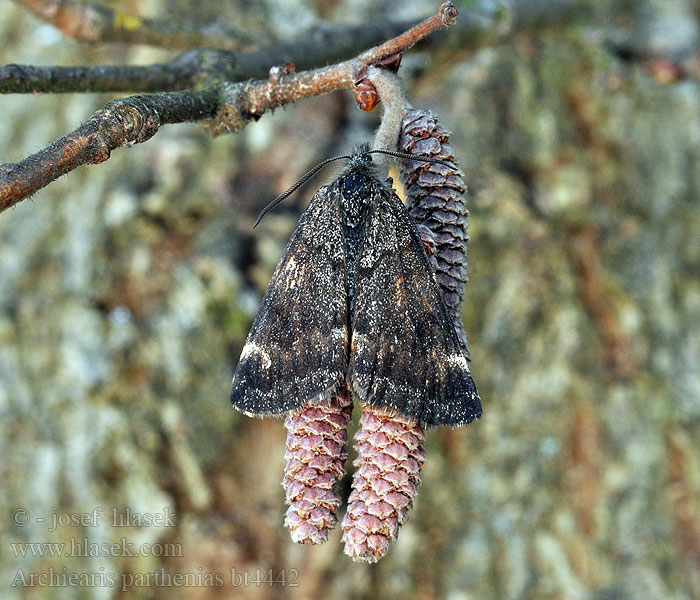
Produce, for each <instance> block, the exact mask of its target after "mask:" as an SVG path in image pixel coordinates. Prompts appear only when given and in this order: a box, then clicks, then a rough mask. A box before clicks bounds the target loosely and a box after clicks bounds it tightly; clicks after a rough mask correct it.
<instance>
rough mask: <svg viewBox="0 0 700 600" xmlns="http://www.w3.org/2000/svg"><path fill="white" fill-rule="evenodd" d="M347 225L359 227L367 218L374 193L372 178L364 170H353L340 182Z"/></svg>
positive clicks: (339, 187) (339, 186)
mask: <svg viewBox="0 0 700 600" xmlns="http://www.w3.org/2000/svg"><path fill="white" fill-rule="evenodd" d="M338 184H339V185H338V189H339V190H340V199H341V200H340V206H341V209H342V211H343V221H344V224H345V225H348V226H350V227H357V226H358V225H360V224H361V223H362V222H363V221H364V218H365V214H366V211H367V207H368V205H369V201H370V198H371V195H372V183H371V179H370V178H369V177H368V175H367V174H366V173H364V172H363V171H362V170H359V169H358V170H352V171H350V172H348V173H347V174H346V175H344V176H343V177H342V178H341V179H340V181H339V182H338Z"/></svg>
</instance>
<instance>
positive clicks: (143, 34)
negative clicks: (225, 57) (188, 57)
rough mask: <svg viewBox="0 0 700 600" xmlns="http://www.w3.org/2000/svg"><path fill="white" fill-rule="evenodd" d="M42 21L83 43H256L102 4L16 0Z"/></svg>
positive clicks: (230, 32) (180, 46)
mask: <svg viewBox="0 0 700 600" xmlns="http://www.w3.org/2000/svg"><path fill="white" fill-rule="evenodd" d="M15 2H16V3H17V4H20V5H22V6H24V7H25V8H27V9H28V10H29V11H31V12H32V13H33V14H34V15H36V16H37V17H38V18H40V19H41V20H42V21H46V22H47V23H50V24H51V25H53V26H54V27H56V29H58V30H59V31H61V32H62V33H63V34H65V35H66V36H68V37H70V38H73V39H74V40H78V41H80V42H93V43H94V42H105V43H106V42H122V43H126V44H149V45H151V46H160V47H162V48H173V49H175V50H190V49H192V48H202V47H204V46H206V47H210V48H222V49H226V50H241V49H244V48H251V47H253V46H255V45H256V44H255V43H254V42H253V40H252V39H251V38H250V36H248V35H246V34H245V33H243V32H241V31H238V30H236V29H233V28H232V27H228V26H222V25H218V24H217V25H216V27H205V28H204V29H202V28H201V27H197V28H195V27H188V26H187V25H186V24H181V23H174V22H170V21H165V20H162V19H144V18H141V17H138V16H136V15H134V14H127V13H124V12H121V11H114V10H112V9H111V8H109V7H107V6H103V5H101V4H94V3H87V2H76V1H75V0H15Z"/></svg>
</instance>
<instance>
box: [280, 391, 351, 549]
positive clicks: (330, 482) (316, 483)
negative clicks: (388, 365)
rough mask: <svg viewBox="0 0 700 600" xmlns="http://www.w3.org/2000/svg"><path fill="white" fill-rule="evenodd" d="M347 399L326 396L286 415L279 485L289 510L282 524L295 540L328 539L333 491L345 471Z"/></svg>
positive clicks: (334, 500) (346, 396) (332, 517)
mask: <svg viewBox="0 0 700 600" xmlns="http://www.w3.org/2000/svg"><path fill="white" fill-rule="evenodd" d="M351 413H352V400H351V398H350V394H349V392H347V391H343V392H342V393H340V394H339V395H337V396H333V397H332V398H331V399H330V400H328V401H326V402H323V403H320V404H315V405H313V406H307V407H305V408H304V409H302V410H301V411H300V412H298V413H295V414H293V415H289V416H288V417H287V418H286V419H285V422H284V425H285V427H286V428H287V446H286V449H285V453H284V458H285V460H286V461H287V464H286V466H285V469H284V479H283V481H282V486H283V487H284V489H285V493H286V499H287V504H288V505H289V508H288V510H287V515H286V517H285V520H284V522H285V525H286V526H287V527H288V528H289V532H290V534H291V536H292V540H294V541H295V542H297V543H298V544H321V543H323V542H325V541H326V539H328V531H329V530H330V529H332V528H333V527H334V526H335V524H336V522H337V518H336V516H335V511H336V509H337V508H338V506H340V504H341V499H340V496H338V494H337V492H336V491H335V485H336V483H337V481H338V480H339V479H340V478H341V477H342V476H343V474H344V473H345V460H346V458H347V450H346V448H345V446H346V444H347V440H348V434H347V424H348V421H349V420H350V416H351Z"/></svg>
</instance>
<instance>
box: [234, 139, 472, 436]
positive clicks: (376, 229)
mask: <svg viewBox="0 0 700 600" xmlns="http://www.w3.org/2000/svg"><path fill="white" fill-rule="evenodd" d="M372 152H377V151H376V150H374V151H370V150H369V147H368V146H361V147H359V148H358V149H356V150H355V151H354V152H353V154H352V155H351V156H349V157H339V158H348V159H349V160H348V163H347V165H346V166H345V167H344V168H343V169H342V171H341V172H340V174H339V175H338V176H337V177H336V178H335V179H334V180H333V181H332V182H331V183H330V184H329V185H326V186H322V187H321V188H320V189H319V190H318V192H316V194H315V195H314V196H313V199H312V200H311V202H310V203H309V206H308V208H307V209H306V211H305V212H304V213H303V215H302V216H301V219H300V220H299V223H298V225H297V228H296V230H295V231H294V234H293V235H292V237H291V239H290V240H289V243H288V244H287V247H286V249H285V251H284V253H283V255H282V258H281V260H280V262H279V264H278V265H277V268H276V270H275V272H274V275H273V276H272V280H271V282H270V285H269V287H268V289H267V292H266V294H265V296H264V298H263V300H262V303H261V305H260V309H259V311H258V314H257V316H256V318H255V321H254V322H253V325H252V328H251V330H250V333H249V335H248V338H247V340H246V342H245V345H244V347H243V350H242V352H241V357H240V360H239V362H238V366H237V368H236V371H235V374H234V377H233V385H232V389H231V402H232V403H233V405H234V406H235V407H236V408H237V409H238V410H240V411H242V412H243V413H245V414H247V415H249V416H255V417H262V416H267V415H282V414H284V413H288V412H290V411H293V410H295V409H299V408H301V407H302V406H304V405H307V404H309V403H312V404H313V403H317V402H321V401H323V400H325V399H328V398H329V397H331V396H332V395H334V394H337V393H338V392H339V391H340V390H341V387H342V386H343V385H347V386H348V388H349V389H350V390H351V391H352V392H353V393H354V394H355V397H357V398H359V399H360V400H362V401H363V402H367V403H369V404H371V405H373V406H377V407H383V408H386V409H390V410H394V411H398V412H399V413H401V414H403V415H404V416H406V417H409V418H413V419H415V420H417V421H418V422H419V423H420V424H421V425H424V426H434V425H449V426H458V425H463V424H467V423H470V422H471V421H473V420H474V419H477V418H479V417H480V416H481V401H480V398H479V394H478V392H477V390H476V386H475V385H474V381H473V379H472V376H471V374H470V371H469V365H468V362H467V357H466V356H465V354H464V353H463V351H462V350H461V348H460V345H459V342H458V339H457V335H456V333H455V329H454V325H453V324H452V320H451V318H450V316H449V313H448V309H447V307H446V306H445V303H444V301H443V299H442V293H441V291H440V288H439V286H438V284H437V283H436V281H435V277H434V275H433V272H432V269H431V267H430V263H429V261H428V257H427V255H426V252H425V248H424V245H423V242H422V240H421V238H420V237H419V234H418V232H417V230H416V226H415V224H414V222H413V219H412V218H411V216H410V215H409V214H408V212H407V210H406V208H405V207H404V205H403V203H402V202H401V200H400V199H399V198H398V196H397V195H396V193H395V192H394V190H393V189H392V188H391V185H390V184H391V180H390V179H388V180H386V181H383V180H382V178H380V176H379V173H378V171H377V169H376V167H375V166H374V164H373V162H372V156H371V153H372ZM411 158H412V159H418V160H424V161H425V162H430V159H427V158H421V157H412V156H411ZM330 160H335V159H330ZM330 160H329V161H324V162H323V163H321V165H319V166H318V167H317V168H316V169H314V170H313V171H312V172H310V173H309V174H307V176H305V177H303V178H302V180H301V181H300V182H299V183H298V184H297V185H296V186H294V187H293V188H292V189H291V190H289V192H287V194H285V195H283V196H282V197H280V198H279V199H277V200H276V201H275V202H273V203H271V205H269V206H268V207H267V208H266V210H265V211H263V213H262V214H261V217H260V218H262V216H263V214H264V213H265V212H266V211H267V210H268V209H269V208H271V207H272V206H274V205H276V204H277V203H278V201H280V200H281V198H283V197H286V195H288V194H289V193H291V192H292V191H294V190H295V189H296V188H297V187H299V185H301V184H302V183H303V182H305V181H306V179H308V178H309V177H310V176H311V175H312V174H313V173H315V172H316V170H318V168H320V167H321V166H323V165H325V164H326V163H327V162H330ZM259 220H260V219H258V222H259Z"/></svg>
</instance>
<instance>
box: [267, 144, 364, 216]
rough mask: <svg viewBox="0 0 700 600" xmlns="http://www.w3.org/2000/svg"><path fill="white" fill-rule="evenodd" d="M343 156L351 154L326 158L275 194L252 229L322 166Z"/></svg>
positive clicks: (348, 157)
mask: <svg viewBox="0 0 700 600" xmlns="http://www.w3.org/2000/svg"><path fill="white" fill-rule="evenodd" d="M344 158H347V159H350V158H352V156H336V157H334V158H327V159H326V160H324V161H323V162H320V163H318V164H317V165H316V166H315V167H314V168H313V169H311V170H310V171H309V172H308V173H306V174H304V175H302V177H301V179H300V180H299V181H297V182H296V183H295V184H294V185H293V186H292V187H290V188H289V189H288V190H287V191H286V192H284V193H282V194H280V195H279V196H277V198H275V199H274V200H273V201H272V202H270V203H269V204H268V205H267V206H266V207H265V208H263V209H262V211H261V212H260V214H259V215H258V220H257V221H255V225H253V229H255V228H256V227H257V226H258V225H259V224H260V221H262V220H263V217H264V216H265V215H266V214H267V213H269V212H270V211H271V210H272V209H273V208H275V206H277V205H278V204H279V203H280V202H282V201H284V200H285V199H287V198H288V197H289V196H291V195H292V194H293V193H294V192H296V191H297V190H298V189H299V188H300V187H301V186H302V185H304V184H305V183H306V182H307V181H308V180H309V179H311V178H312V177H313V176H314V175H316V173H318V172H319V171H320V170H321V169H323V167H325V166H326V165H327V164H328V163H332V162H333V161H336V160H341V159H344Z"/></svg>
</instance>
